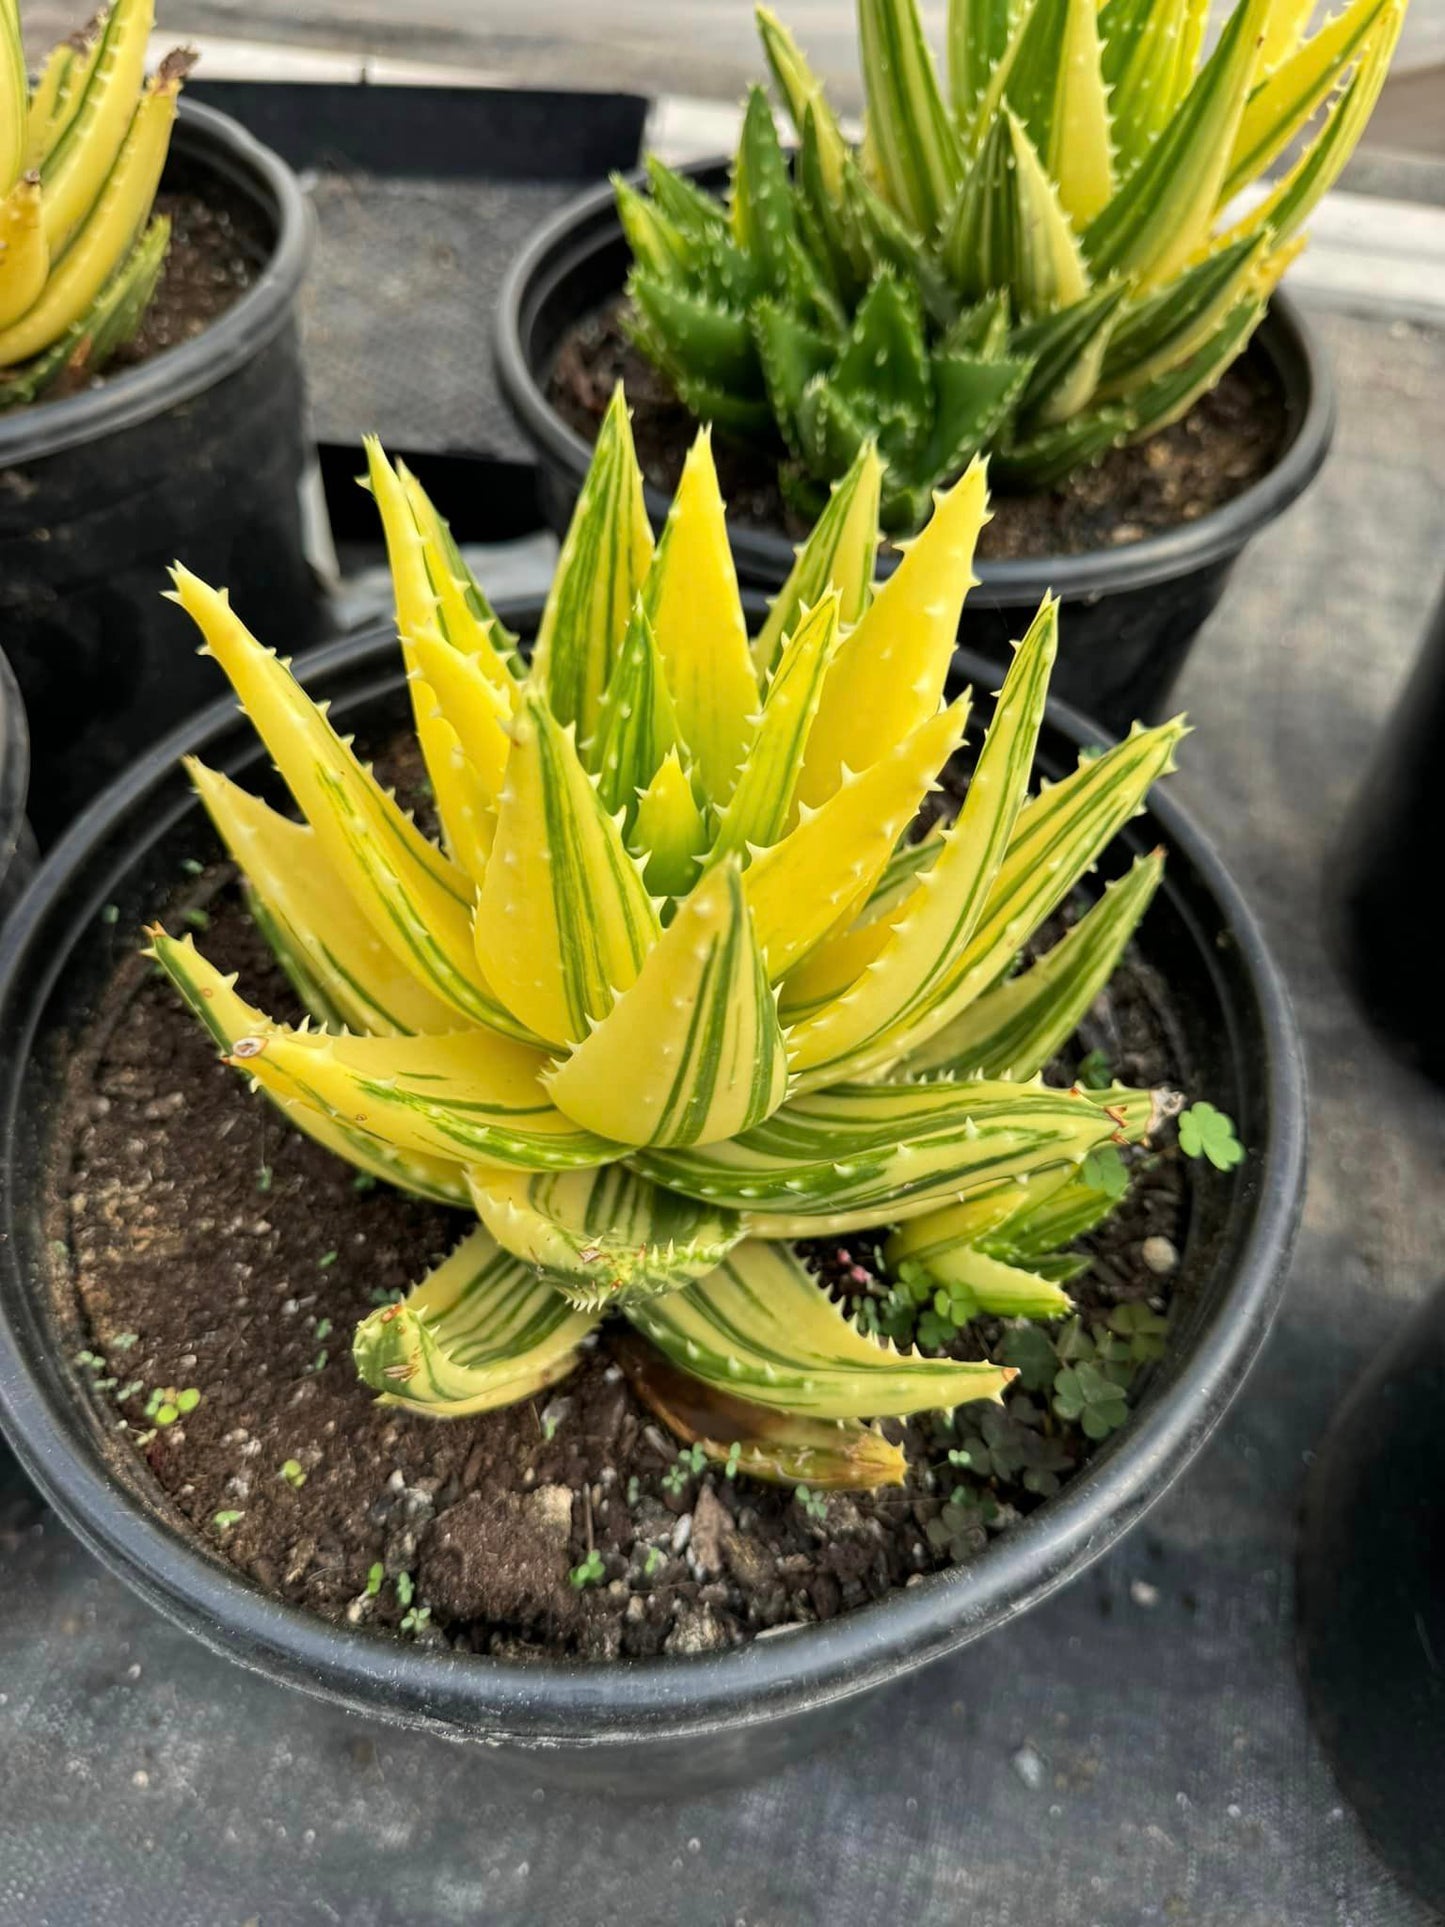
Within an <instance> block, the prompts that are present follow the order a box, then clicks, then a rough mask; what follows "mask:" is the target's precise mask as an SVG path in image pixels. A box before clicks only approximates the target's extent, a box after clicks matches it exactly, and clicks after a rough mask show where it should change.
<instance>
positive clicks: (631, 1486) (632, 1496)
mask: <svg viewBox="0 0 1445 1927" xmlns="http://www.w3.org/2000/svg"><path fill="white" fill-rule="evenodd" d="M641 1497H642V1481H641V1479H639V1478H638V1476H637V1474H636V1473H635V1472H634V1473H633V1474H632V1476H631V1478H629V1479H628V1481H627V1503H628V1505H630V1506H634V1505H636V1504H637V1501H638V1500H639V1499H640V1498H641Z"/></svg>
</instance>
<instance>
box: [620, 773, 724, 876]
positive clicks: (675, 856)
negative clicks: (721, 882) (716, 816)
mask: <svg viewBox="0 0 1445 1927" xmlns="http://www.w3.org/2000/svg"><path fill="white" fill-rule="evenodd" d="M707 841H708V828H707V824H706V822H705V821H704V819H703V813H702V811H701V810H700V809H699V808H698V802H697V797H696V796H695V794H694V793H693V787H692V782H691V779H690V778H689V777H688V776H687V774H686V772H685V771H684V769H683V767H682V760H681V758H680V757H679V755H678V753H677V751H676V750H675V749H670V750H669V751H668V752H667V754H666V756H664V757H663V759H662V762H661V763H660V764H659V765H658V770H657V774H656V775H655V776H654V777H653V779H652V781H651V782H650V783H649V784H648V786H647V788H646V789H645V790H644V791H643V792H642V794H641V796H640V797H639V798H638V799H637V818H636V822H635V823H634V826H633V847H634V848H635V849H636V850H637V851H639V852H640V853H644V860H645V863H646V868H645V869H644V870H643V873H642V878H643V882H644V883H646V885H647V887H648V889H649V890H651V892H652V894H653V895H654V896H656V897H681V896H685V895H686V894H687V892H688V891H689V890H690V889H691V888H692V886H693V884H694V883H695V882H696V881H697V877H698V865H699V863H700V861H701V859H702V856H703V853H704V852H705V851H706V849H707Z"/></svg>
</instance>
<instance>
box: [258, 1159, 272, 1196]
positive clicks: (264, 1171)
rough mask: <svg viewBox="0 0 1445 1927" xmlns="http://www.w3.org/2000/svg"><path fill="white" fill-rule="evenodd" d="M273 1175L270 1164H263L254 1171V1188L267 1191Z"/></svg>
mask: <svg viewBox="0 0 1445 1927" xmlns="http://www.w3.org/2000/svg"><path fill="white" fill-rule="evenodd" d="M273 1176H274V1173H273V1172H272V1169H271V1167H270V1165H269V1164H263V1165H262V1166H261V1168H260V1170H259V1171H258V1172H257V1173H256V1189H257V1190H258V1191H269V1190H270V1189H271V1180H272V1177H273Z"/></svg>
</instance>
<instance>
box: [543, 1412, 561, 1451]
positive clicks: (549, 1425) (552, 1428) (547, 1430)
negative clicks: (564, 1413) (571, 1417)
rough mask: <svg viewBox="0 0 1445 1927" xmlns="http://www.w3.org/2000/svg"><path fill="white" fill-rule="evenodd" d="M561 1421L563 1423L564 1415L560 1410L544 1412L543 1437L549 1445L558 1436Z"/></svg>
mask: <svg viewBox="0 0 1445 1927" xmlns="http://www.w3.org/2000/svg"><path fill="white" fill-rule="evenodd" d="M561 1423H562V1417H561V1414H560V1413H559V1412H547V1413H546V1414H544V1416H543V1418H542V1420H541V1426H542V1437H543V1439H544V1440H545V1441H546V1442H547V1444H548V1445H550V1444H551V1443H552V1441H553V1439H555V1438H556V1436H557V1428H558V1427H559V1426H560V1425H561Z"/></svg>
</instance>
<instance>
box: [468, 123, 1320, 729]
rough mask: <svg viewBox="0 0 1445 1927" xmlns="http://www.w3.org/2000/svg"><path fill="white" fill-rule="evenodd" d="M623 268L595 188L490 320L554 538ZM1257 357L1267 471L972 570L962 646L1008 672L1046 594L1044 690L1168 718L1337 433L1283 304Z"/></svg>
mask: <svg viewBox="0 0 1445 1927" xmlns="http://www.w3.org/2000/svg"><path fill="white" fill-rule="evenodd" d="M684 171H685V172H687V173H689V174H691V175H692V176H693V177H694V178H695V179H697V180H698V181H699V182H700V183H701V184H702V185H703V186H704V187H707V188H711V189H714V190H720V189H721V188H722V186H723V185H724V183H725V181H726V178H727V164H726V163H725V162H720V161H710V162H706V163H700V164H699V165H697V166H695V167H692V168H688V169H685V170H684ZM630 260H631V255H630V252H629V249H628V246H627V243H626V241H625V239H624V238H623V234H622V228H621V225H620V223H619V221H618V218H617V211H616V205H615V201H614V197H613V193H612V189H611V187H610V186H604V187H600V188H594V189H592V190H591V191H590V192H588V193H586V194H584V195H582V196H580V197H579V198H578V199H577V200H576V201H574V202H572V203H571V204H570V206H568V207H566V208H564V209H563V210H562V211H561V213H559V214H558V215H557V216H556V217H555V218H554V219H553V220H551V221H549V222H548V223H547V224H546V226H545V227H542V228H540V229H539V230H538V232H537V234H536V236H535V237H534V239H533V240H532V241H531V243H530V244H529V245H528V247H527V248H526V249H525V250H524V251H523V252H522V253H521V254H520V255H519V256H518V257H517V260H516V261H515V263H514V264H513V266H512V269H511V272H510V274H509V275H508V277H507V280H506V283H505V285H504V287H503V290H502V296H501V300H500V301H499V303H498V306H497V319H496V333H495V342H494V346H495V352H496V361H497V373H498V377H499V379H500V381H501V385H502V391H503V393H504V394H505V395H506V397H507V400H508V402H509V403H510V404H511V407H512V410H513V412H514V414H515V415H516V417H517V420H518V421H519V423H520V424H521V426H522V428H523V430H524V432H525V433H526V434H527V436H528V437H529V438H530V439H531V441H532V442H533V443H534V444H535V446H536V449H537V458H538V461H539V463H540V464H541V470H542V486H541V497H542V506H543V512H544V513H545V514H546V515H547V517H548V520H549V521H550V522H551V523H552V525H553V527H554V528H556V529H557V531H558V532H559V533H561V532H562V531H563V530H564V529H565V527H566V524H567V519H568V517H569V516H570V514H571V512H572V505H573V503H574V502H575V501H576V499H577V492H578V490H579V489H580V487H581V485H582V477H583V475H584V474H585V473H586V469H587V463H588V460H589V458H590V456H591V452H592V451H591V448H590V447H589V445H588V443H587V442H586V441H585V440H584V439H583V437H582V436H581V435H579V434H578V433H577V432H576V430H575V429H573V428H572V427H570V426H569V424H568V423H566V422H565V421H563V419H562V417H561V416H560V415H559V414H558V413H557V411H556V410H555V409H554V408H553V406H552V404H551V403H550V401H549V400H548V399H547V395H546V383H547V380H548V377H549V375H550V373H551V369H552V364H553V361H554V359H555V357H556V353H557V350H558V348H559V346H560V344H561V342H562V340H563V337H564V336H565V335H566V334H567V333H568V331H569V330H570V329H571V328H572V327H573V326H574V325H575V323H577V322H579V321H581V320H582V319H583V318H584V316H586V315H588V314H591V313H592V312H594V311H595V310H596V309H597V308H599V307H602V306H603V305H604V304H605V303H607V302H608V301H610V300H612V299H613V298H614V297H615V296H616V295H618V294H619V293H620V292H621V290H622V287H623V284H624V282H625V280H626V276H627V269H628V265H629V263H630ZM1250 352H1251V353H1252V354H1253V355H1254V356H1256V357H1257V358H1258V359H1259V360H1261V361H1262V362H1263V363H1264V364H1265V365H1266V367H1267V368H1268V370H1269V372H1270V374H1271V375H1272V377H1273V379H1274V381H1275V383H1276V385H1277V386H1278V388H1279V391H1280V395H1281V398H1282V401H1283V405H1284V412H1285V421H1286V429H1285V441H1284V446H1283V448H1282V449H1281V451H1280V456H1279V460H1278V461H1277V462H1276V463H1275V466H1274V467H1273V468H1272V469H1271V470H1270V472H1269V473H1268V474H1267V475H1265V476H1263V477H1262V478H1261V479H1260V480H1259V481H1258V482H1256V483H1254V484H1253V486H1252V487H1250V488H1248V489H1246V490H1245V491H1244V493H1243V494H1242V495H1239V496H1236V497H1235V499H1234V500H1233V501H1232V502H1227V503H1225V504H1224V506H1223V507H1222V508H1218V509H1215V510H1213V511H1212V512H1211V513H1210V514H1208V515H1202V516H1200V517H1199V519H1198V520H1197V521H1194V522H1187V523H1181V524H1180V526H1179V527H1178V528H1174V529H1170V530H1167V531H1166V532H1165V533H1163V534H1160V535H1151V536H1148V537H1146V538H1145V539H1144V540H1143V541H1140V542H1131V543H1128V544H1126V545H1124V546H1122V547H1120V548H1117V549H1108V550H1101V551H1098V552H1096V553H1093V554H1089V555H1059V556H1043V557H1040V558H1038V559H1037V560H1030V561H1016V562H989V561H983V562H979V563H977V564H975V573H976V574H977V576H978V577H979V583H978V587H977V588H976V589H974V590H973V591H972V592H971V593H970V595H969V598H968V602H967V604H966V606H965V608H964V612H963V621H962V624H961V625H960V628H959V642H960V644H961V646H962V647H964V648H967V649H974V650H976V651H977V652H978V653H979V654H980V655H982V656H985V657H987V658H988V659H989V660H990V661H991V662H994V663H997V664H1006V663H1007V662H1008V660H1009V657H1010V654H1011V651H1010V648H1009V645H1010V643H1012V642H1014V641H1016V640H1017V639H1018V637H1019V636H1021V635H1022V634H1023V632H1024V630H1025V628H1026V627H1027V626H1028V623H1029V621H1030V619H1031V618H1032V616H1033V614H1034V611H1035V610H1036V609H1037V608H1038V606H1039V602H1040V600H1041V599H1042V597H1043V596H1044V594H1045V593H1046V592H1047V591H1050V590H1052V592H1053V593H1054V594H1055V595H1058V596H1059V597H1061V598H1062V602H1063V608H1062V623H1061V635H1062V644H1061V647H1060V650H1059V658H1058V664H1057V667H1056V668H1055V671H1054V684H1053V686H1054V689H1055V691H1056V693H1057V694H1058V696H1059V697H1060V699H1061V700H1063V701H1065V702H1068V703H1071V704H1072V705H1073V706H1074V707H1075V708H1076V709H1081V710H1082V711H1083V712H1084V714H1085V715H1087V716H1092V717H1093V718H1094V719H1095V720H1096V721H1097V722H1099V723H1100V724H1102V725H1103V727H1104V728H1106V729H1107V730H1109V731H1110V732H1111V733H1113V734H1115V735H1122V734H1123V733H1124V732H1125V731H1126V730H1127V729H1128V727H1129V725H1130V723H1131V722H1133V721H1134V720H1135V719H1136V718H1139V719H1142V720H1143V721H1146V722H1152V721H1157V720H1159V719H1160V718H1161V717H1162V716H1163V715H1164V714H1165V713H1166V705H1167V702H1168V697H1169V692H1170V690H1171V689H1172V688H1173V686H1174V683H1175V680H1176V678H1177V677H1178V675H1179V671H1180V670H1181V668H1182V667H1183V665H1184V659H1185V657H1186V656H1187V655H1188V653H1189V648H1190V645H1191V643H1192V642H1193V640H1194V637H1195V635H1196V634H1197V633H1198V631H1199V628H1200V626H1201V625H1202V624H1203V622H1204V620H1205V618H1206V617H1207V616H1208V615H1209V614H1210V612H1211V611H1212V610H1213V609H1214V607H1215V604H1216V603H1217V602H1218V601H1219V598H1220V596H1221V595H1222V594H1223V593H1224V585H1225V583H1226V581H1227V580H1228V578H1229V572H1230V570H1231V569H1232V568H1233V567H1234V564H1235V562H1236V561H1237V560H1238V558H1239V556H1240V554H1241V552H1242V551H1243V549H1244V547H1245V545H1246V544H1247V543H1248V542H1249V541H1250V540H1251V539H1252V538H1253V537H1254V536H1256V535H1258V534H1259V532H1260V531H1261V529H1264V528H1266V527H1267V526H1268V525H1269V524H1270V523H1271V522H1272V521H1274V519H1275V518H1276V517H1277V516H1279V515H1282V514H1283V513H1284V511H1285V509H1287V508H1288V507H1289V505H1290V503H1291V502H1293V501H1294V500H1295V498H1296V496H1298V495H1299V494H1300V493H1301V491H1302V490H1303V489H1304V488H1306V487H1307V486H1308V484H1309V483H1310V482H1311V481H1312V480H1313V478H1314V476H1315V475H1316V474H1317V473H1318V471H1319V467H1320V464H1321V463H1322V462H1323V461H1324V458H1325V455H1326V453H1327V451H1328V449H1329V444H1330V438H1331V436H1332V435H1333V433H1334V425H1335V402H1334V392H1333V389H1332V387H1331V384H1330V379H1329V374H1328V371H1327V369H1326V367H1325V364H1324V361H1323V359H1322V356H1321V354H1320V350H1319V348H1318V346H1317V345H1316V343H1315V340H1314V337H1313V335H1312V334H1311V333H1310V330H1309V328H1308V327H1307V325H1306V323H1305V319H1304V317H1303V315H1302V314H1301V313H1300V311H1299V309H1298V308H1297V307H1296V306H1295V304H1294V303H1293V302H1292V301H1290V300H1289V299H1288V298H1287V297H1286V296H1283V295H1276V296H1275V299H1274V301H1273V303H1272V304H1271V308H1270V312H1269V315H1268V317H1267V318H1266V320H1265V321H1264V323H1263V325H1262V326H1261V327H1260V330H1259V332H1258V334H1257V335H1256V337H1255V342H1254V345H1253V347H1252V349H1251V351H1250ZM648 509H649V512H650V514H651V515H652V518H653V521H654V522H655V523H657V524H658V526H661V520H662V517H663V516H664V515H665V513H666V510H667V502H666V498H665V497H664V496H662V495H661V494H659V493H658V492H657V491H655V490H651V489H649V491H648ZM731 535H732V546H733V554H734V556H735V558H736V560H737V565H738V574H739V577H740V578H741V580H742V581H743V582H744V583H747V584H749V585H751V586H752V587H754V588H759V589H766V590H772V591H776V590H777V589H779V588H780V587H781V586H782V584H783V581H784V579H785V578H786V576H787V573H788V571H789V569H790V568H791V567H792V564H793V544H792V542H791V541H790V540H789V539H788V538H787V537H786V536H785V535H783V534H781V533H775V532H772V531H769V530H765V529H756V528H747V527H743V526H741V525H736V524H735V525H734V526H733V528H732V531H731ZM895 561H896V552H894V551H892V550H888V551H885V552H884V554H883V555H882V557H881V558H880V564H879V567H880V573H886V572H887V571H888V570H889V569H890V568H892V567H893V566H894V564H895Z"/></svg>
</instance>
